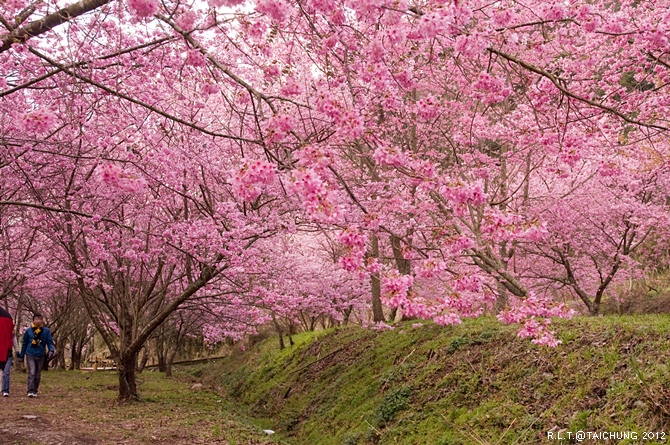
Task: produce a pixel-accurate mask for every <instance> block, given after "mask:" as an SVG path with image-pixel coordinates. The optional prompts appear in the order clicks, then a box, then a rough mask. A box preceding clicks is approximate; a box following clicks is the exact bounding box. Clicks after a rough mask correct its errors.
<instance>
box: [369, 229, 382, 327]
mask: <svg viewBox="0 0 670 445" xmlns="http://www.w3.org/2000/svg"><path fill="white" fill-rule="evenodd" d="M369 257H370V258H377V259H378V258H379V239H378V238H377V235H376V234H374V233H373V234H372V235H370V252H369ZM370 292H371V294H372V321H373V322H375V323H378V322H380V321H384V309H383V308H382V287H381V282H380V280H379V273H373V274H370Z"/></svg>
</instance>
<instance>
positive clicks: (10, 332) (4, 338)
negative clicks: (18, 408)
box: [0, 308, 16, 395]
mask: <svg viewBox="0 0 670 445" xmlns="http://www.w3.org/2000/svg"><path fill="white" fill-rule="evenodd" d="M12 337H14V320H12V316H11V315H9V312H7V311H6V310H4V309H3V308H0V376H2V377H3V378H2V380H4V375H3V374H4V370H5V369H6V368H5V365H6V364H7V361H10V360H11V357H12V345H13V343H14V342H13V341H12ZM14 341H16V339H15V340H14ZM7 373H8V374H9V371H7ZM7 395H9V393H8V394H7Z"/></svg>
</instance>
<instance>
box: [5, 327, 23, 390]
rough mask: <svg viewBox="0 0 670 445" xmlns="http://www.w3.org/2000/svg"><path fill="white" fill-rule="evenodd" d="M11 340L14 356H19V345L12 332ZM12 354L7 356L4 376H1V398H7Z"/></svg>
mask: <svg viewBox="0 0 670 445" xmlns="http://www.w3.org/2000/svg"><path fill="white" fill-rule="evenodd" d="M12 340H13V342H14V354H16V356H17V357H18V356H19V344H18V342H17V341H16V335H14V333H13V332H12ZM12 358H13V356H12V353H11V352H9V353H8V355H7V363H6V364H5V369H4V375H3V376H2V397H9V376H10V372H11V370H12Z"/></svg>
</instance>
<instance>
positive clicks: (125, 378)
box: [117, 353, 138, 402]
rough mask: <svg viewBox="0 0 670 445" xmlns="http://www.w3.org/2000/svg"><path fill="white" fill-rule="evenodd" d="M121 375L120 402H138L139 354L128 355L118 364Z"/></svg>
mask: <svg viewBox="0 0 670 445" xmlns="http://www.w3.org/2000/svg"><path fill="white" fill-rule="evenodd" d="M117 369H118V373H119V400H120V401H121V402H133V401H136V400H138V396H137V380H136V375H135V373H136V371H137V353H135V354H126V355H124V356H123V357H122V358H121V360H119V362H118V363H117Z"/></svg>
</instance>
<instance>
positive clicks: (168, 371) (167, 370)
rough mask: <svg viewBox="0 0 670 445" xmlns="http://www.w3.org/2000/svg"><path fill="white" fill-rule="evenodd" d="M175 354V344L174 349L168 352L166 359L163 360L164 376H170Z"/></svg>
mask: <svg viewBox="0 0 670 445" xmlns="http://www.w3.org/2000/svg"><path fill="white" fill-rule="evenodd" d="M176 356H177V347H176V346H175V349H174V351H172V352H171V353H170V355H169V356H168V359H167V361H166V362H165V377H172V364H173V363H174V358H175V357H176Z"/></svg>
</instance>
